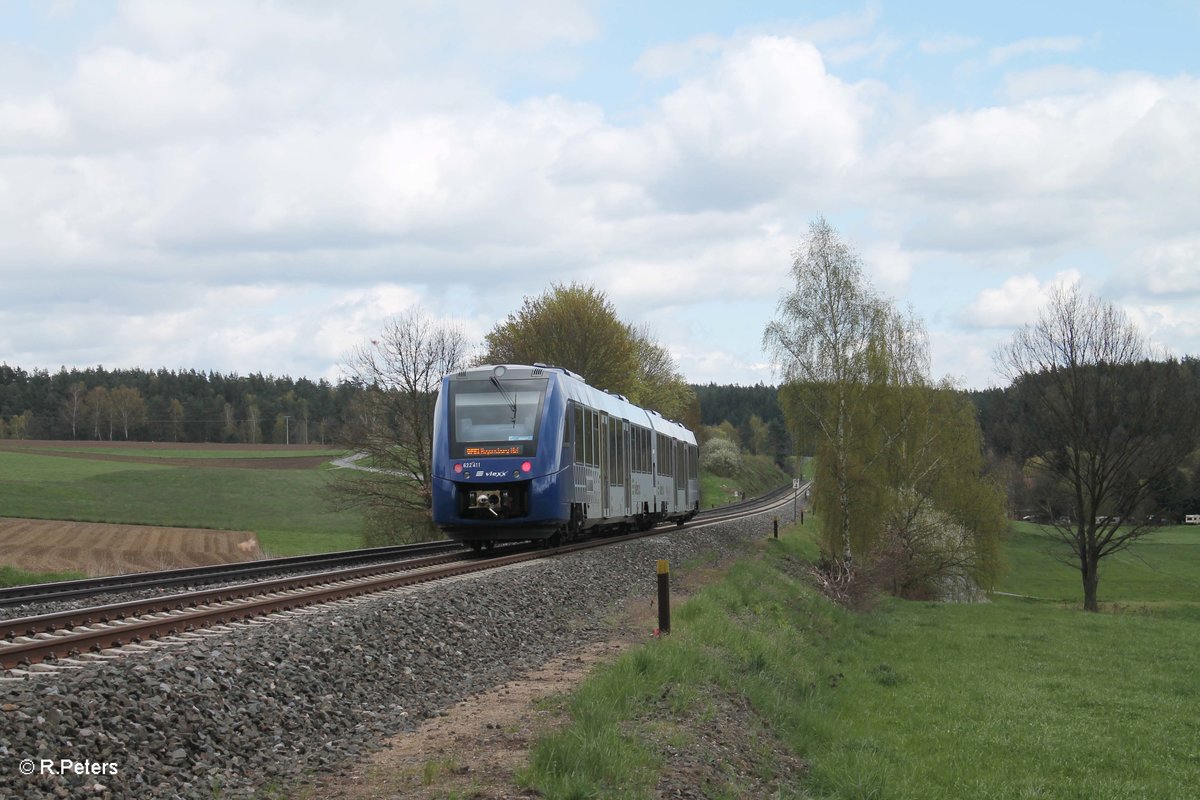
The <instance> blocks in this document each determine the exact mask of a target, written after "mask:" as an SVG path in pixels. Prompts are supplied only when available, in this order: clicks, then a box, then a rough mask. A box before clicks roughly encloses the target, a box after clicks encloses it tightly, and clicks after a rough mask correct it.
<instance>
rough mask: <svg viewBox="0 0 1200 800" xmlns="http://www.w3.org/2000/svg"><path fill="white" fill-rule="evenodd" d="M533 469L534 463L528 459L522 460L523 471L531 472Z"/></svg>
mask: <svg viewBox="0 0 1200 800" xmlns="http://www.w3.org/2000/svg"><path fill="white" fill-rule="evenodd" d="M531 469H533V464H530V463H529V462H528V461H523V462H521V472H529V470H531Z"/></svg>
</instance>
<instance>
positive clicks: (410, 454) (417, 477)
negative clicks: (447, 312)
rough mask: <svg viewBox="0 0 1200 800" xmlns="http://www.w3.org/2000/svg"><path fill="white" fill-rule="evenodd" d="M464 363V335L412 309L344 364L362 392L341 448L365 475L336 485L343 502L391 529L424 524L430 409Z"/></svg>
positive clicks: (428, 485) (429, 473)
mask: <svg viewBox="0 0 1200 800" xmlns="http://www.w3.org/2000/svg"><path fill="white" fill-rule="evenodd" d="M467 356H468V348H467V344H466V339H465V336H464V334H463V333H462V331H461V330H459V329H458V328H456V327H454V326H451V325H446V324H443V323H438V322H436V321H434V320H431V319H430V318H429V317H428V316H426V315H425V314H424V312H422V311H421V310H420V309H419V308H414V309H412V310H410V311H408V312H406V313H405V314H403V315H401V316H398V317H396V318H394V319H392V320H391V321H389V322H388V323H387V325H386V326H385V327H384V330H383V332H382V333H381V334H380V336H379V337H378V338H377V339H372V340H371V341H370V343H369V344H366V345H361V346H359V347H358V348H356V349H355V350H354V352H353V353H352V354H351V355H350V356H349V357H348V359H347V361H346V363H345V365H344V368H345V370H346V372H347V374H348V377H349V379H350V380H351V381H352V382H354V383H356V384H357V385H358V386H359V387H360V388H361V389H362V390H363V392H362V395H361V397H360V399H359V401H358V402H357V404H356V406H355V408H354V412H353V415H352V419H351V420H349V421H348V423H347V425H346V427H345V438H346V441H345V444H347V445H348V446H349V447H351V448H353V449H354V450H356V451H357V452H359V453H362V454H365V456H366V457H367V458H366V460H367V461H368V462H369V464H370V470H367V471H363V472H361V473H359V474H358V475H355V476H352V477H347V478H346V479H344V480H340V481H338V482H337V483H335V484H334V491H335V493H336V495H337V496H338V497H339V498H340V499H341V501H342V502H343V503H346V504H357V505H365V506H366V507H367V510H368V517H369V518H373V519H378V520H387V521H388V524H389V525H391V524H396V521H397V520H403V519H414V518H423V519H427V518H428V513H429V507H430V503H431V498H432V469H431V465H430V461H431V458H432V445H433V411H434V404H435V402H436V399H437V392H438V388H439V385H440V382H441V378H442V376H443V375H446V374H448V373H451V372H456V371H458V370H460V369H462V368H463V367H464V366H465V365H466V363H467Z"/></svg>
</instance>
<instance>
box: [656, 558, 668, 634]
mask: <svg viewBox="0 0 1200 800" xmlns="http://www.w3.org/2000/svg"><path fill="white" fill-rule="evenodd" d="M658 631H659V633H670V632H671V568H670V566H669V565H668V564H667V560H666V559H665V558H660V559H659V560H658Z"/></svg>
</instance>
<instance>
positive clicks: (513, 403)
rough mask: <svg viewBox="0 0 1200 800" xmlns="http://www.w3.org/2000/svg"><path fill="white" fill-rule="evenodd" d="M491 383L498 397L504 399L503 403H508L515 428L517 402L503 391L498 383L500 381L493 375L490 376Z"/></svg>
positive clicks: (502, 387)
mask: <svg viewBox="0 0 1200 800" xmlns="http://www.w3.org/2000/svg"><path fill="white" fill-rule="evenodd" d="M491 381H492V383H493V384H494V385H495V387H496V389H497V390H499V392H500V395H501V396H502V397H503V398H504V402H506V403H508V407H509V408H511V409H512V415H513V416H512V425H513V427H514V428H515V427H517V400H516V398H514V397H513V396H512V395H510V394H509V393H508V392H507V391H505V389H504V386H502V385H501V383H500V379H499V378H497V377H496V376H495V375H493V376H491Z"/></svg>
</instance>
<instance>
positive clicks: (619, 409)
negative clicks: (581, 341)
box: [446, 364, 696, 444]
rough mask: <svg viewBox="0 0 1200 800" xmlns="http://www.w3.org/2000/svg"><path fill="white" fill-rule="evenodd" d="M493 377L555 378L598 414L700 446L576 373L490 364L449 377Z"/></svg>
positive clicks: (691, 436)
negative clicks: (600, 412)
mask: <svg viewBox="0 0 1200 800" xmlns="http://www.w3.org/2000/svg"><path fill="white" fill-rule="evenodd" d="M497 368H503V372H502V373H501V374H499V375H496V370H497ZM493 375H496V377H497V378H499V379H500V380H505V379H506V378H507V379H521V378H538V377H542V376H553V377H554V378H555V379H556V380H557V381H558V382H559V384H560V385H561V386H562V387H563V390H564V392H565V394H566V395H567V397H568V398H570V399H571V400H574V401H575V402H577V403H582V404H583V405H585V406H588V407H590V408H594V409H596V410H597V411H604V412H606V413H608V414H609V415H611V416H614V417H617V418H619V419H624V420H628V421H629V422H631V423H634V424H635V425H641V426H643V427H649V428H651V429H653V430H654V431H655V432H656V433H661V434H664V435H666V436H670V437H672V438H674V439H680V440H682V441H685V442H687V443H688V444H696V436H695V434H693V433H692V432H691V431H690V430H688V429H687V428H685V427H684V426H683V425H680V424H679V423H678V422H675V421H673V420H669V419H667V418H666V417H664V416H662V415H661V414H659V413H658V412H657V411H652V410H650V409H646V408H642V407H641V406H637V405H634V404H633V403H631V402H629V399H628V398H626V397H625V396H624V395H620V394H611V393H609V392H606V391H604V390H603V389H597V388H596V387H594V386H591V385H590V384H588V383H587V382H585V381H584V379H583V378H582V377H580V376H579V375H577V374H576V373H574V372H571V371H570V370H569V369H564V368H563V367H551V366H547V365H545V364H533V365H530V364H486V365H482V366H478V367H470V368H468V369H465V370H461V371H459V372H455V373H452V374H450V375H447V376H446V377H447V378H448V379H450V380H486V379H488V378H491V377H492V376H493Z"/></svg>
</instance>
